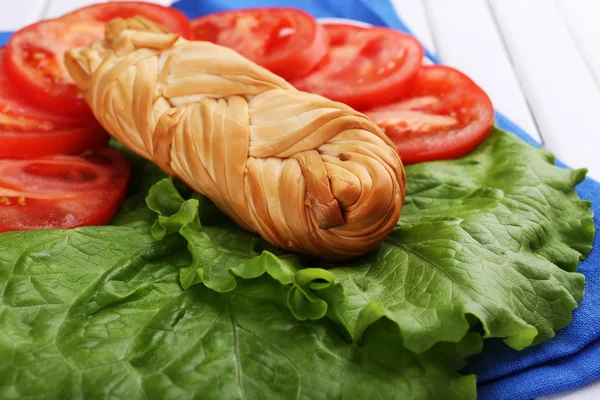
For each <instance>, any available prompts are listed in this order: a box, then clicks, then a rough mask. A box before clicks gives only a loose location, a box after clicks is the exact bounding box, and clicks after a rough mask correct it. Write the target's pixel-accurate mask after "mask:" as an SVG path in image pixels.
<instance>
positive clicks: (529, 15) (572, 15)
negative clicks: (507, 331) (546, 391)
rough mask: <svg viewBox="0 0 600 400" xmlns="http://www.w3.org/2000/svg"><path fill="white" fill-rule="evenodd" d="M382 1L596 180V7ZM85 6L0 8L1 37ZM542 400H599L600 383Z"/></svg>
mask: <svg viewBox="0 0 600 400" xmlns="http://www.w3.org/2000/svg"><path fill="white" fill-rule="evenodd" d="M103 1H106V0H103ZM151 1H152V2H154V3H158V4H163V5H166V4H169V3H171V0H151ZM373 1H374V0H373ZM391 1H392V2H393V4H394V6H395V8H396V11H397V12H398V14H399V15H400V16H401V17H402V19H403V20H404V21H405V22H406V23H407V24H408V25H409V27H410V28H411V29H412V30H413V32H414V33H415V34H416V36H417V37H418V38H419V39H420V40H421V41H422V42H423V43H424V44H425V46H427V47H428V48H429V50H431V51H432V52H434V53H437V54H439V55H440V56H441V58H442V59H443V60H444V61H445V62H446V63H448V64H450V65H452V66H455V67H457V68H459V69H461V70H463V71H465V72H466V73H467V74H468V75H470V76H471V77H472V78H473V79H474V80H475V81H476V82H477V83H479V84H480V85H481V86H482V87H483V88H484V89H485V90H486V91H487V92H488V93H489V94H490V97H491V98H492V101H493V102H494V104H495V105H496V106H497V108H498V109H499V110H500V111H502V112H503V113H504V114H506V115H507V116H508V117H509V118H511V119H513V120H514V121H515V122H517V123H518V124H519V125H520V126H521V127H522V128H524V129H525V130H526V131H527V132H529V133H530V134H531V135H532V136H533V137H535V138H537V139H538V140H540V139H541V140H543V142H544V144H545V145H546V146H547V147H548V148H549V149H550V150H551V151H553V152H554V153H555V154H557V155H558V156H559V158H560V159H561V160H562V161H564V162H566V163H567V164H570V165H571V166H573V167H581V166H587V167H588V168H589V169H590V174H591V176H592V177H595V178H597V179H598V178H600V157H597V156H596V151H597V149H599V148H600V131H598V128H597V126H598V124H597V122H596V118H595V117H596V116H597V115H598V114H600V47H599V45H598V43H600V23H599V22H598V21H599V19H600V0H391ZM94 2H97V1H96V0H0V31H11V30H16V29H18V28H20V27H22V26H25V25H28V24H30V23H33V22H35V21H37V20H38V19H40V18H54V17H57V16H60V15H62V14H64V13H66V12H69V11H71V10H73V9H75V8H78V7H81V6H84V5H88V4H91V3H94ZM290 3H293V2H292V1H291V2H290ZM543 399H544V400H550V399H551V400H558V399H560V400H592V399H593V400H596V399H600V383H598V382H596V383H593V384H591V385H587V386H586V387H585V388H581V389H579V390H575V391H571V392H567V393H563V394H556V395H552V396H546V397H544V398H543Z"/></svg>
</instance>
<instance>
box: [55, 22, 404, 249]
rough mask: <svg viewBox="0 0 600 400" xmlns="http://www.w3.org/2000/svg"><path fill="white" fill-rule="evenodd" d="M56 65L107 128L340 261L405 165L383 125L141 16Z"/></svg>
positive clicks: (371, 231)
mask: <svg viewBox="0 0 600 400" xmlns="http://www.w3.org/2000/svg"><path fill="white" fill-rule="evenodd" d="M106 37H107V40H105V41H102V42H99V43H97V44H95V45H94V46H93V47H92V48H91V49H74V50H71V51H69V52H68V54H67V55H66V60H65V61H66V65H67V68H68V69H69V71H70V73H71V74H72V75H73V77H74V79H75V81H76V82H77V84H78V86H79V87H80V88H81V90H82V91H83V93H84V96H85V98H86V100H87V102H88V103H89V105H90V107H91V108H92V110H93V112H94V115H95V116H96V118H97V119H98V120H99V121H100V123H101V124H102V125H103V126H104V127H105V128H106V129H107V131H108V132H109V133H110V134H112V135H113V136H115V137H116V138H117V139H119V140H120V141H121V142H122V143H123V144H125V145H126V146H127V147H129V148H130V149H132V150H133V151H135V152H136V153H138V154H139V155H141V156H143V157H145V158H147V159H149V160H152V161H154V162H155V163H156V164H158V165H159V166H160V167H161V168H162V169H163V170H164V171H166V172H167V173H169V174H171V175H173V176H176V177H177V178H179V179H181V180H183V181H184V182H186V183H187V184H188V185H189V186H190V187H192V188H193V189H194V190H196V191H197V192H199V193H202V194H204V195H205V196H207V197H209V198H210V199H211V200H212V201H213V202H214V203H215V204H216V205H217V206H218V207H219V208H220V209H221V210H222V211H223V212H225V213H226V214H227V215H228V216H230V217H231V218H232V219H233V220H234V221H236V223H238V224H239V225H240V226H242V227H243V228H245V229H247V230H250V231H254V232H257V233H259V234H260V235H261V236H262V237H263V238H264V239H266V240H267V241H269V242H270V243H272V244H274V245H276V246H278V247H281V248H283V249H286V250H289V251H295V252H301V253H307V254H312V255H314V256H317V257H319V258H322V259H330V260H342V259H348V258H352V257H355V256H358V255H361V254H364V253H366V252H368V251H370V250H372V249H374V248H376V247H377V246H378V245H379V244H380V243H381V242H382V241H383V239H384V238H385V237H386V236H387V234H388V233H389V232H390V230H391V229H392V228H393V227H394V225H395V224H396V222H397V220H398V218H399V215H400V210H401V208H402V203H403V201H404V194H405V192H404V185H405V174H404V169H403V167H402V163H401V162H400V159H399V157H398V155H397V153H396V151H395V149H394V147H393V145H392V144H391V142H390V141H389V139H388V138H387V137H386V136H385V135H384V134H383V133H382V131H381V130H380V129H379V128H378V127H377V126H376V125H375V124H374V123H373V122H371V121H370V120H369V119H368V118H367V117H365V116H364V115H363V114H360V113H358V112H356V111H354V110H353V109H351V108H350V107H348V106H346V105H344V104H341V103H336V102H333V101H331V100H328V99H326V98H323V97H321V96H318V95H314V94H309V93H304V92H300V91H298V90H295V89H294V88H293V87H292V86H291V85H290V84H289V83H287V82H286V81H285V80H283V79H282V78H280V77H278V76H276V75H274V74H272V73H270V72H269V71H267V70H265V69H263V68H262V67H260V66H258V65H256V64H254V63H252V62H250V61H248V60H247V59H245V58H244V57H242V56H240V55H239V54H238V53H236V52H234V51H232V50H229V49H227V48H224V47H220V46H217V45H214V44H212V43H208V42H190V41H186V40H184V39H182V38H179V37H177V36H176V35H174V34H171V33H168V32H165V31H164V29H162V28H160V27H158V26H156V25H154V24H153V23H151V22H149V21H146V20H144V19H141V18H137V17H136V18H134V19H130V20H113V21H112V22H111V23H110V24H109V25H108V26H107V35H106Z"/></svg>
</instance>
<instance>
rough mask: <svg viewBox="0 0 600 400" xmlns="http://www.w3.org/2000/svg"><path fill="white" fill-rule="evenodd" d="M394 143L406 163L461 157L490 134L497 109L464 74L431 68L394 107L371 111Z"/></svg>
mask: <svg viewBox="0 0 600 400" xmlns="http://www.w3.org/2000/svg"><path fill="white" fill-rule="evenodd" d="M365 114H366V115H367V116H368V117H369V118H371V119H372V120H373V121H374V122H375V123H377V124H378V125H379V126H380V127H381V128H382V129H383V130H384V132H385V133H386V134H387V135H388V136H389V138H390V139H391V140H392V142H394V144H395V145H396V148H397V150H398V154H400V156H401V158H402V161H403V162H404V163H405V164H412V163H417V162H424V161H433V160H440V159H451V158H456V157H460V156H462V155H464V154H466V153H468V152H469V151H471V150H473V149H474V148H475V147H476V146H477V145H478V144H479V143H481V142H482V141H483V140H484V139H485V138H486V137H487V135H488V133H489V131H490V128H491V127H492V124H493V121H494V108H493V106H492V102H491V101H490V99H489V97H488V96H487V94H486V93H485V92H484V91H483V89H481V88H480V87H479V86H477V84H476V83H475V82H473V81H472V80H471V79H469V78H468V77H467V76H466V75H464V74H463V73H462V72H459V71H457V70H455V69H453V68H450V67H446V66H425V67H423V68H422V70H421V72H420V74H419V77H418V78H417V81H416V83H415V85H414V87H413V88H412V89H411V90H410V91H409V92H408V93H405V94H404V95H402V97H401V98H400V99H399V100H398V101H396V102H395V103H393V104H389V105H386V106H382V107H378V108H374V109H371V110H368V111H365Z"/></svg>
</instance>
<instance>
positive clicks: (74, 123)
mask: <svg viewBox="0 0 600 400" xmlns="http://www.w3.org/2000/svg"><path fill="white" fill-rule="evenodd" d="M4 55H5V49H4V48H0V158H33V157H41V156H45V155H50V154H58V153H81V152H82V151H84V150H87V149H90V148H96V147H102V146H104V145H106V143H107V141H108V134H107V133H106V132H105V131H104V129H102V127H101V126H100V124H99V123H98V122H96V121H95V120H94V119H92V118H74V117H67V116H64V115H58V114H56V113H50V112H47V111H45V110H42V109H40V108H37V107H35V106H32V105H31V104H30V103H28V102H27V101H26V100H24V99H23V98H22V94H21V90H20V89H19V88H17V87H15V86H14V85H13V84H12V83H11V82H10V81H9V79H8V77H7V75H6V72H5V70H4Z"/></svg>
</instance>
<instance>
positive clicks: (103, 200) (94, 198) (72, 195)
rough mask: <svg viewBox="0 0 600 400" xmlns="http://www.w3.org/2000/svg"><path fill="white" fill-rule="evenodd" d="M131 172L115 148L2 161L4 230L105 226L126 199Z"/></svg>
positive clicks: (1, 216) (0, 228) (0, 184)
mask: <svg viewBox="0 0 600 400" xmlns="http://www.w3.org/2000/svg"><path fill="white" fill-rule="evenodd" d="M129 169H130V168H129V160H128V159H127V157H126V156H125V155H124V154H122V153H120V152H118V151H117V150H114V149H110V148H104V149H99V150H96V151H94V152H88V153H85V154H83V155H81V156H50V157H44V158H39V159H36V160H0V232H7V231H14V230H29V229H46V228H75V227H77V226H83V225H105V224H107V223H108V222H109V221H110V219H111V218H112V217H113V216H114V214H115V213H116V212H117V210H118V208H119V206H120V205H121V203H122V201H123V199H124V198H125V194H126V192H127V182H128V180H129Z"/></svg>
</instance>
